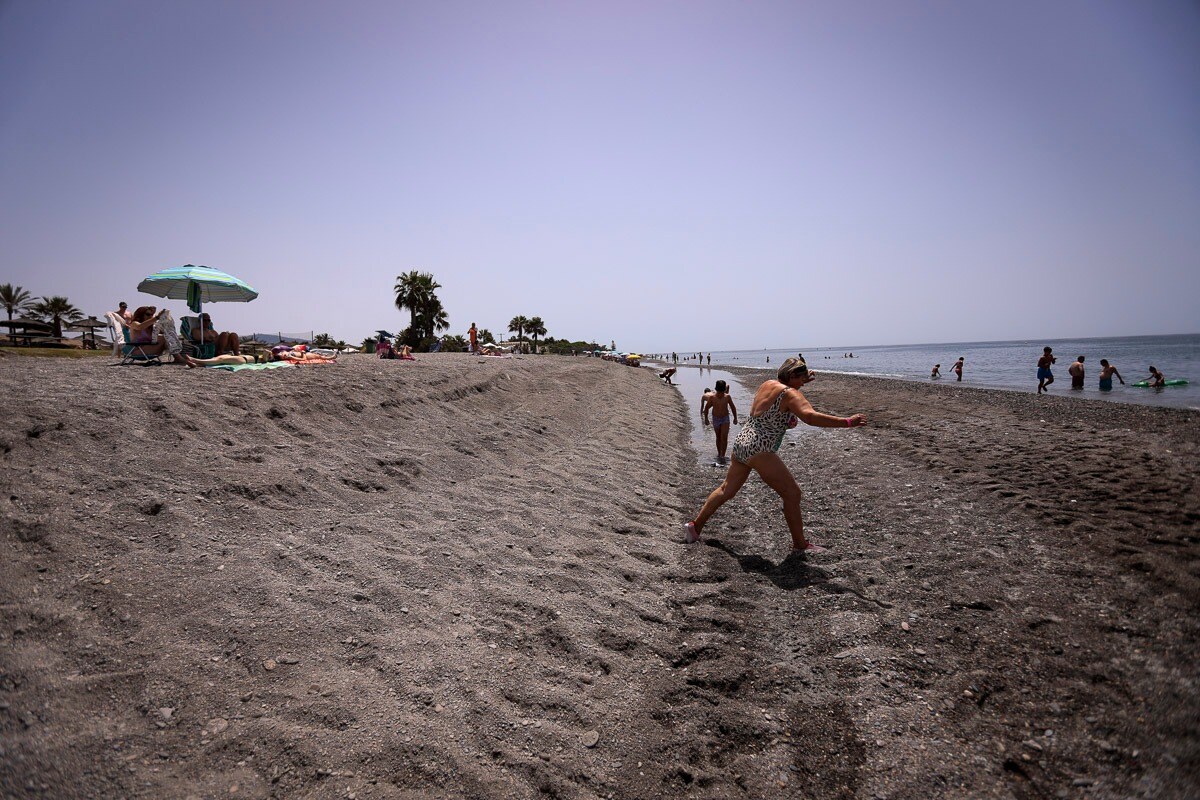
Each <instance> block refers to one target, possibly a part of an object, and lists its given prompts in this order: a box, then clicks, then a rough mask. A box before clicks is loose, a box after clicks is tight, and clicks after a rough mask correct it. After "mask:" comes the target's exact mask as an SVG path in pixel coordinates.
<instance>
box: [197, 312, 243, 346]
mask: <svg viewBox="0 0 1200 800" xmlns="http://www.w3.org/2000/svg"><path fill="white" fill-rule="evenodd" d="M191 337H192V341H193V342H200V343H203V342H212V343H213V344H216V346H217V354H218V355H220V354H222V353H233V354H234V355H240V354H241V352H242V343H241V340H240V339H239V338H238V335H237V334H236V333H234V332H233V331H221V332H219V333H218V332H217V329H216V328H214V327H213V323H212V317H210V316H209V315H208V312H205V313H203V314H201V315H200V324H199V325H197V326H196V327H195V328H192V330H191Z"/></svg>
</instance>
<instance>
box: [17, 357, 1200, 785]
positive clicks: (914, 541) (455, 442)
mask: <svg viewBox="0 0 1200 800" xmlns="http://www.w3.org/2000/svg"><path fill="white" fill-rule="evenodd" d="M749 382H750V383H751V384H753V383H755V382H756V380H752V381H749ZM807 394H808V396H809V397H810V399H812V400H813V402H814V404H815V405H816V406H817V407H818V408H820V409H822V410H827V411H830V412H834V413H841V414H848V413H851V412H855V411H863V412H865V413H867V414H868V415H869V416H870V418H871V422H872V424H871V426H870V427H867V428H864V429H859V430H853V431H846V430H816V429H808V428H802V429H800V430H798V431H797V432H795V433H793V434H791V435H790V436H789V441H788V443H787V444H785V445H784V447H783V449H782V451H781V452H782V453H783V455H784V457H785V458H786V459H787V460H788V462H789V463H790V464H791V465H792V468H793V470H794V471H795V473H796V475H797V477H798V478H799V480H800V483H801V485H802V486H803V487H804V488H805V491H806V498H805V511H806V519H807V521H808V525H809V531H810V533H811V535H812V537H813V538H815V539H817V540H818V541H821V542H823V543H825V544H827V545H828V546H829V547H830V549H829V551H828V552H827V553H824V554H820V555H815V556H811V557H810V558H809V559H808V560H807V562H805V561H802V560H799V559H794V558H791V559H785V558H784V556H785V555H786V554H787V550H788V546H789V540H788V537H787V533H786V528H785V526H784V523H783V519H782V515H781V514H780V513H779V508H778V502H777V501H776V500H775V498H774V496H773V495H772V494H771V493H770V490H768V489H766V488H765V487H764V486H763V485H762V484H761V482H758V481H757V480H756V479H752V480H751V482H750V483H749V484H747V488H746V489H745V490H744V491H743V493H742V494H740V495H739V496H738V497H737V498H736V499H735V500H734V501H733V502H731V503H730V504H728V505H727V506H726V507H725V508H724V509H722V511H721V512H720V513H719V514H718V515H717V516H716V517H715V518H714V519H713V520H712V522H711V523H710V524H709V526H708V528H707V529H706V531H705V534H706V535H705V539H706V541H705V543H704V544H702V545H697V546H692V547H687V546H685V545H683V544H682V543H681V542H680V537H681V534H680V528H679V525H680V523H681V522H682V521H684V520H685V519H687V518H690V516H691V515H692V514H694V512H695V510H696V509H697V508H698V507H699V504H700V502H701V500H702V499H703V496H704V494H705V493H706V492H707V491H708V490H709V489H711V488H712V486H713V485H715V483H716V482H717V481H718V480H719V478H720V475H721V473H720V472H719V471H716V470H713V469H711V468H703V467H698V466H697V463H696V454H695V453H694V452H692V451H691V450H690V449H688V447H687V446H686V442H687V440H688V432H687V426H688V425H689V424H690V423H689V420H688V415H687V412H686V411H685V410H684V406H683V403H682V401H681V400H680V398H679V396H678V394H676V393H675V390H674V389H671V388H669V387H665V386H662V385H661V384H660V383H659V382H658V381H657V379H656V378H655V377H654V374H653V373H652V372H651V371H650V370H647V369H631V368H627V367H622V366H620V365H617V364H611V363H606V362H598V361H593V360H591V359H570V358H558V357H543V358H528V357H526V358H517V359H505V360H496V361H486V362H481V361H477V360H475V359H473V358H471V357H468V356H459V355H439V356H422V357H421V360H420V361H418V362H415V363H406V362H383V361H378V360H375V359H370V358H365V357H358V360H354V359H346V360H345V362H344V363H342V364H338V365H336V366H332V367H320V368H312V369H299V368H297V369H288V370H275V371H271V372H265V373H261V374H245V373H242V374H228V373H223V372H215V373H214V372H207V371H198V370H197V371H189V370H183V369H179V368H173V367H160V368H140V367H128V368H123V369H114V368H110V367H108V366H106V365H105V363H104V362H103V361H100V362H97V361H94V360H79V361H66V360H49V359H47V360H43V359H34V358H12V357H10V358H5V359H0V401H2V402H3V407H4V415H3V418H2V421H0V483H2V485H0V489H2V490H3V495H0V503H3V508H4V515H3V523H4V524H3V531H2V532H0V542H2V546H3V548H4V553H3V558H2V559H0V604H2V605H0V608H2V609H3V615H2V617H0V737H2V739H0V748H2V749H0V791H2V792H3V793H4V796H6V797H26V796H30V797H42V796H44V797H170V798H176V797H197V798H201V797H280V798H283V797H287V798H292V797H350V796H354V797H358V798H377V797H385V798H400V797H404V798H408V797H497V796H498V797H531V796H539V795H550V796H559V797H581V798H586V797H607V796H614V797H622V798H649V797H659V796H682V795H694V796H698V797H766V796H782V797H820V798H824V797H862V798H872V797H889V798H901V797H904V798H928V797H938V796H943V797H1017V798H1040V797H1057V796H1062V797H1089V798H1090V797H1103V798H1120V797H1131V796H1145V797H1160V798H1161V797H1168V798H1184V797H1189V796H1196V795H1197V793H1198V792H1200V754H1198V753H1200V751H1198V736H1200V733H1198V729H1200V687H1198V686H1197V666H1196V664H1197V655H1198V652H1197V651H1198V650H1200V643H1198V639H1197V626H1198V622H1197V619H1198V616H1197V611H1198V606H1200V562H1198V561H1197V553H1198V542H1200V534H1198V533H1197V527H1196V521H1197V518H1198V517H1200V493H1198V492H1197V485H1196V478H1197V464H1198V463H1200V458H1198V456H1200V428H1198V426H1197V422H1200V416H1198V415H1197V414H1195V413H1191V412H1182V411H1176V410H1167V409H1155V408H1146V407H1137V406H1122V405H1118V404H1114V403H1106V402H1096V401H1084V400H1076V399H1070V398H1059V397H1041V398H1039V397H1036V396H1033V395H1023V394H1016V393H1006V392H991V391H981V390H971V389H966V388H958V387H955V386H947V385H944V384H943V385H940V386H925V385H919V384H905V383H898V382H890V381H881V380H870V379H861V378H859V379H856V378H847V377H842V378H835V377H827V378H822V379H821V380H819V381H818V382H817V383H814V384H813V385H812V386H811V387H810V388H809V391H808V392H807ZM735 434H736V430H735Z"/></svg>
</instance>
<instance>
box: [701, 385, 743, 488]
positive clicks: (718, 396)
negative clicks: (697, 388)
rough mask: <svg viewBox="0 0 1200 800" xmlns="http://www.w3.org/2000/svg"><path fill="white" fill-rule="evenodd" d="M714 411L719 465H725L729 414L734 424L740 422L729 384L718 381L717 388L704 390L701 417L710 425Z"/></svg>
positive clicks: (713, 422) (713, 425) (713, 418)
mask: <svg viewBox="0 0 1200 800" xmlns="http://www.w3.org/2000/svg"><path fill="white" fill-rule="evenodd" d="M710 411H711V412H712V427H713V433H715V434H716V435H717V465H718V466H721V467H723V466H725V448H726V446H727V445H728V444H729V415H730V413H732V414H733V424H734V425H737V424H738V412H737V406H735V405H734V404H733V398H732V397H730V396H729V384H727V383H725V381H717V389H716V391H714V392H710V391H708V390H707V389H705V390H704V397H703V398H701V400H700V418H701V419H703V420H704V424H705V425H706V426H707V425H708V414H709V412H710Z"/></svg>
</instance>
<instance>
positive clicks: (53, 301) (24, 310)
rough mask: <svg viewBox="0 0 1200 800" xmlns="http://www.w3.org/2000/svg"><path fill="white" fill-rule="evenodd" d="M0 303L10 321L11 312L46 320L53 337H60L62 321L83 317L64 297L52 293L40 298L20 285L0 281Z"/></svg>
mask: <svg viewBox="0 0 1200 800" xmlns="http://www.w3.org/2000/svg"><path fill="white" fill-rule="evenodd" d="M0 303H3V305H4V310H5V311H6V312H8V319H9V321H12V318H13V314H17V315H25V316H28V317H31V318H33V319H36V320H38V321H39V322H48V323H50V325H52V326H53V327H54V336H55V338H58V339H61V338H62V335H63V323H68V324H70V323H74V322H78V321H79V320H81V319H83V312H82V311H80V310H79V309H78V308H76V307H75V306H74V305H72V304H71V301H70V300H68V299H67V298H65V297H61V296H59V295H54V296H53V297H43V298H41V299H40V300H38V299H37V298H35V297H34V296H33V295H32V294H30V293H29V292H27V291H26V290H25V289H24V288H22V287H20V286H13V285H12V284H11V283H0Z"/></svg>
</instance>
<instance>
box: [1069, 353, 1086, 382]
mask: <svg viewBox="0 0 1200 800" xmlns="http://www.w3.org/2000/svg"><path fill="white" fill-rule="evenodd" d="M1067 374H1068V375H1070V376H1071V388H1072V389H1082V388H1083V356H1080V357H1079V358H1077V359H1075V362H1074V363H1073V364H1071V366H1069V367H1067Z"/></svg>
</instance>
